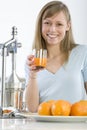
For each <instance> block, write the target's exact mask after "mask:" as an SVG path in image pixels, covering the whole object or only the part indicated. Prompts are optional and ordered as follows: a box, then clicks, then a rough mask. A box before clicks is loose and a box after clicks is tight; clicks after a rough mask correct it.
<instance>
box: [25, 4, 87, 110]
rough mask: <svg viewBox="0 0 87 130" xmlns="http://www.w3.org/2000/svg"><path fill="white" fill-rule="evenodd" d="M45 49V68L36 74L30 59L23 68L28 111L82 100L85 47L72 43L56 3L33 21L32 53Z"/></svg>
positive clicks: (63, 9)
mask: <svg viewBox="0 0 87 130" xmlns="http://www.w3.org/2000/svg"><path fill="white" fill-rule="evenodd" d="M34 48H36V49H40V48H42V49H47V66H46V68H45V69H41V70H40V69H39V70H37V69H36V67H35V65H34V60H33V59H34V56H33V55H29V56H28V58H27V66H26V85H27V87H26V94H25V97H26V103H27V107H28V109H29V111H31V112H36V111H37V109H38V105H39V104H40V103H41V102H43V101H47V100H51V99H54V100H58V99H64V100H68V101H70V102H71V103H74V102H76V101H79V100H84V99H86V91H87V46H86V45H77V44H75V42H74V39H73V35H72V27H71V17H70V13H69V10H68V8H67V6H66V5H65V4H64V3H62V2H60V1H51V2H49V3H47V4H46V5H45V6H44V7H43V8H42V9H41V11H40V13H39V15H38V19H37V25H36V33H35V38H34V43H33V49H34Z"/></svg>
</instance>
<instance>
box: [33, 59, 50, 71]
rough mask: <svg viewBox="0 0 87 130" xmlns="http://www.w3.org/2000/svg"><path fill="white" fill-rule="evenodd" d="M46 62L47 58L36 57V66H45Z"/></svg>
mask: <svg viewBox="0 0 87 130" xmlns="http://www.w3.org/2000/svg"><path fill="white" fill-rule="evenodd" d="M46 62H47V59H46V58H34V63H35V66H36V68H37V69H38V68H45V67H46Z"/></svg>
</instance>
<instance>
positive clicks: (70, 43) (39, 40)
mask: <svg viewBox="0 0 87 130" xmlns="http://www.w3.org/2000/svg"><path fill="white" fill-rule="evenodd" d="M61 11H63V13H64V14H65V16H66V20H67V22H70V23H71V16H70V13H69V10H68V8H67V6H66V5H65V4H64V3H62V2H60V1H51V2H49V3H47V4H46V5H45V6H44V7H43V8H42V9H41V11H40V12H39V15H38V17H37V22H36V32H35V38H34V41H33V49H34V48H36V49H40V48H42V49H46V43H45V40H44V39H43V37H42V34H41V32H42V19H45V18H47V17H51V16H53V15H54V14H56V13H59V12H61ZM60 45H61V46H60V50H61V51H62V52H63V53H65V54H66V55H67V54H68V52H69V51H70V50H72V48H73V47H75V46H76V44H75V42H74V38H73V34H72V28H71V27H70V29H69V31H67V32H66V35H65V38H64V39H63V41H62V42H61V44H60Z"/></svg>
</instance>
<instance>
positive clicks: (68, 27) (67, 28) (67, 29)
mask: <svg viewBox="0 0 87 130" xmlns="http://www.w3.org/2000/svg"><path fill="white" fill-rule="evenodd" d="M70 27H71V22H68V23H67V27H66V31H69V29H70Z"/></svg>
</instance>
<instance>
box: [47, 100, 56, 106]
mask: <svg viewBox="0 0 87 130" xmlns="http://www.w3.org/2000/svg"><path fill="white" fill-rule="evenodd" d="M54 102H55V100H48V101H47V103H50V105H52V104H53V103H54Z"/></svg>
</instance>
